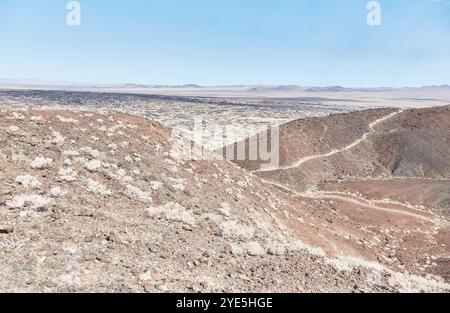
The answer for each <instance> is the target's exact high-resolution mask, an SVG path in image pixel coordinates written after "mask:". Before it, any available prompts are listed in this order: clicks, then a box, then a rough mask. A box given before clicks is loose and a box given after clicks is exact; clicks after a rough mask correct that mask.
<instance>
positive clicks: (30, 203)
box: [6, 195, 51, 210]
mask: <svg viewBox="0 0 450 313" xmlns="http://www.w3.org/2000/svg"><path fill="white" fill-rule="evenodd" d="M50 202H51V200H50V199H49V198H47V197H43V196H40V195H20V196H17V197H15V198H14V199H13V200H11V201H7V202H6V205H7V206H9V207H11V208H13V209H25V208H31V209H35V210H46V209H47V206H48V205H49V204H50Z"/></svg>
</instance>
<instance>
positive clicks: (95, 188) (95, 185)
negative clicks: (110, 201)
mask: <svg viewBox="0 0 450 313" xmlns="http://www.w3.org/2000/svg"><path fill="white" fill-rule="evenodd" d="M86 188H87V190H88V191H89V192H92V193H95V194H99V195H101V196H103V197H110V196H112V191H111V190H109V189H107V188H106V187H105V186H103V185H102V184H100V183H99V182H96V181H95V180H93V179H90V178H88V179H86Z"/></svg>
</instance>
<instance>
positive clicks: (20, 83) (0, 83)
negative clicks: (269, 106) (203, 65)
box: [0, 78, 450, 93]
mask: <svg viewBox="0 0 450 313" xmlns="http://www.w3.org/2000/svg"><path fill="white" fill-rule="evenodd" d="M12 86H14V87H28V88H31V87H60V88H61V87H68V88H118V89H227V90H236V91H245V92H254V93H265V92H266V93H267V92H287V91H302V92H311V93H314V92H355V91H357V92H377V91H389V90H414V89H445V90H447V89H449V90H450V85H447V84H445V85H429V86H423V87H403V88H390V87H374V88H347V87H342V86H323V87H317V86H306V87H305V86H298V85H223V86H201V85H197V84H185V85H151V84H135V83H126V84H93V83H78V82H68V81H59V80H41V79H31V78H27V79H8V78H0V87H12Z"/></svg>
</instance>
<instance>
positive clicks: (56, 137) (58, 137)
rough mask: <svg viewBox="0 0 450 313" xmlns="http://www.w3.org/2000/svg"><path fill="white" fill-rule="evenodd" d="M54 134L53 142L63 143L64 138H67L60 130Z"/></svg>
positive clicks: (56, 143)
mask: <svg viewBox="0 0 450 313" xmlns="http://www.w3.org/2000/svg"><path fill="white" fill-rule="evenodd" d="M52 135H53V139H52V144H55V145H59V144H62V143H63V142H64V140H66V138H64V136H63V135H61V133H60V132H57V131H54V132H53V134H52Z"/></svg>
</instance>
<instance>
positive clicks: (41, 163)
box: [31, 157, 53, 170]
mask: <svg viewBox="0 0 450 313" xmlns="http://www.w3.org/2000/svg"><path fill="white" fill-rule="evenodd" d="M52 163H53V159H51V158H44V157H37V158H35V159H34V160H33V162H31V168H32V169H36V170H44V169H47V168H49V167H50V166H51V165H52Z"/></svg>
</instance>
